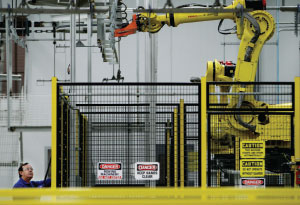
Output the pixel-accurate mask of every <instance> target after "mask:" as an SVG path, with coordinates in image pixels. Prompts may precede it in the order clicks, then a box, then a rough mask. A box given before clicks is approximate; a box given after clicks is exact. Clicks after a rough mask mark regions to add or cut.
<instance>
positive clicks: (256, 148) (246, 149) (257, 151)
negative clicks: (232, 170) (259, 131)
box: [240, 141, 265, 158]
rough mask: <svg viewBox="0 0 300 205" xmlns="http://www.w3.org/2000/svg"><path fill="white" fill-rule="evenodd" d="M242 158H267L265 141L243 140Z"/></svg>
mask: <svg viewBox="0 0 300 205" xmlns="http://www.w3.org/2000/svg"><path fill="white" fill-rule="evenodd" d="M240 148H241V149H240V153H241V158H265V142H264V141H241V146H240Z"/></svg>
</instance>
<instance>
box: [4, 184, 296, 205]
mask: <svg viewBox="0 0 300 205" xmlns="http://www.w3.org/2000/svg"><path fill="white" fill-rule="evenodd" d="M299 201H300V189H297V188H284V189H275V188H268V189H239V188H235V189H234V188H228V189H227V188H217V189H216V188H207V189H200V188H156V189H149V188H130V187H128V188H124V187H123V188H89V189H83V188H78V189H75V188H74V189H71V188H69V189H56V190H54V189H50V188H49V189H47V188H43V189H38V188H27V189H21V188H20V189H14V190H5V189H3V190H1V189H0V204H7V205H9V204H30V205H31V204H32V205H33V204H72V205H75V204H105V205H106V204H121V205H124V204H200V203H201V204H222V205H225V204H242V205H247V204H249V205H250V204H251V205H253V204H272V205H276V204H281V205H282V204H284V205H287V204H299Z"/></svg>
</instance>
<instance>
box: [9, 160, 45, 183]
mask: <svg viewBox="0 0 300 205" xmlns="http://www.w3.org/2000/svg"><path fill="white" fill-rule="evenodd" d="M18 172H19V178H20V179H19V181H18V182H17V183H16V184H15V185H14V187H13V188H28V187H50V186H51V179H47V180H42V181H31V179H32V178H33V168H32V166H31V165H30V164H29V163H27V162H26V163H24V164H21V165H20V167H19V169H18Z"/></svg>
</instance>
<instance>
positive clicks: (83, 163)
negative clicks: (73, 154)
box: [81, 115, 86, 186]
mask: <svg viewBox="0 0 300 205" xmlns="http://www.w3.org/2000/svg"><path fill="white" fill-rule="evenodd" d="M85 122H86V117H85V116H84V115H83V122H82V123H83V133H82V137H83V139H82V143H83V146H82V148H83V151H82V154H83V156H82V160H83V162H81V163H82V177H83V180H82V181H83V186H86V184H85V182H86V180H85V179H86V178H85V173H86V172H85V139H86V123H85Z"/></svg>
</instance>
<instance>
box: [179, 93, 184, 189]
mask: <svg viewBox="0 0 300 205" xmlns="http://www.w3.org/2000/svg"><path fill="white" fill-rule="evenodd" d="M180 187H184V100H183V99H180Z"/></svg>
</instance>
